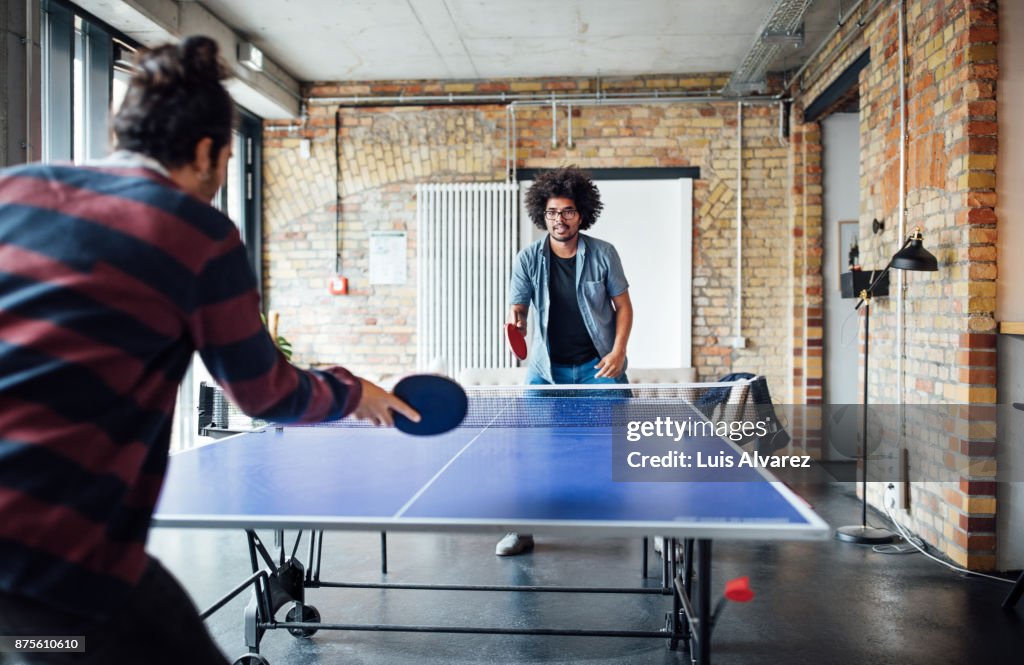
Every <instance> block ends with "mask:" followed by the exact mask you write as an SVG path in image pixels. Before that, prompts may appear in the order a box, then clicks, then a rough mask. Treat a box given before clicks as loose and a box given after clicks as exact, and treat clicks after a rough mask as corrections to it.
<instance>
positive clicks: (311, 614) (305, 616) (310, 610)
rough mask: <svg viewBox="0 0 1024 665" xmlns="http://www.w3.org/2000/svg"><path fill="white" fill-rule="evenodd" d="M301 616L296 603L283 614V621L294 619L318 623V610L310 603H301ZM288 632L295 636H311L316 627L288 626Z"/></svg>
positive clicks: (314, 632)
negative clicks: (300, 616)
mask: <svg viewBox="0 0 1024 665" xmlns="http://www.w3.org/2000/svg"><path fill="white" fill-rule="evenodd" d="M301 607H302V618H301V619H300V618H299V613H298V609H299V606H298V605H296V606H294V607H292V608H291V609H290V610H288V614H287V615H286V616H285V618H284V620H285V621H296V622H300V621H301V622H302V623H320V612H319V611H317V609H316V608H315V607H313V606H312V605H302V606H301ZM288 632H289V633H291V634H292V635H294V636H295V637H312V636H313V635H315V634H316V628H289V629H288Z"/></svg>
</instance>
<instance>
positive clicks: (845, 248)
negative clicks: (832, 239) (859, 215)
mask: <svg viewBox="0 0 1024 665" xmlns="http://www.w3.org/2000/svg"><path fill="white" fill-rule="evenodd" d="M858 235H859V234H858V224H857V221H856V220H854V221H844V222H839V274H838V275H836V283H837V284H838V283H839V275H842V274H843V273H844V272H849V271H850V264H851V263H852V264H853V265H860V247H859V246H858V242H859V241H858Z"/></svg>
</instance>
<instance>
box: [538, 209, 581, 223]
mask: <svg viewBox="0 0 1024 665" xmlns="http://www.w3.org/2000/svg"><path fill="white" fill-rule="evenodd" d="M579 214H580V211H579V210H577V209H576V208H566V209H564V210H555V209H553V208H549V209H548V210H545V211H544V219H547V220H550V221H552V222H553V221H555V220H556V219H558V218H559V217H561V218H562V219H564V220H565V221H567V222H571V221H572V220H574V219H576V216H577V215H579Z"/></svg>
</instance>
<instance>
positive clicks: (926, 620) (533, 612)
mask: <svg viewBox="0 0 1024 665" xmlns="http://www.w3.org/2000/svg"><path fill="white" fill-rule="evenodd" d="M795 489H797V491H799V492H801V493H802V494H804V495H805V496H806V497H807V498H808V500H809V501H811V502H812V504H813V505H814V508H815V510H816V511H817V512H818V513H819V514H820V515H821V516H822V517H824V518H825V519H826V521H828V522H829V523H830V524H832V525H833V526H838V525H843V524H851V523H857V521H858V519H859V509H858V505H859V504H858V503H857V501H856V498H855V497H854V496H853V494H852V486H848V485H838V484H833V485H814V486H807V487H795ZM873 521H874V522H876V523H881V522H882V521H883V520H882V518H881V517H879V516H877V515H875V516H874V517H873ZM261 535H262V536H263V537H264V539H265V542H267V543H268V544H272V536H271V534H270V533H263V534H261ZM289 535H292V534H289ZM499 535H500V534H495V535H490V534H487V535H435V534H399V533H395V534H390V535H389V539H388V545H389V574H388V575H386V576H384V575H381V573H380V556H379V555H380V549H379V548H380V540H379V536H378V535H377V534H376V533H346V532H334V533H328V534H327V535H326V537H325V544H324V566H323V574H322V578H323V579H324V580H331V581H361V582H376V581H388V582H412V583H423V582H426V583H455V584H537V585H549V584H561V585H580V586H582V585H593V586H624V585H634V584H635V585H639V584H641V580H640V557H641V543H640V540H639V539H598V540H581V539H573V538H568V537H564V536H563V537H559V536H538V537H537V549H536V550H535V551H534V552H533V553H532V554H528V555H524V556H519V557H512V558H504V559H503V558H498V557H495V556H494V554H493V551H494V544H495V542H496V541H497V539H498V536H499ZM150 551H151V552H152V553H153V554H154V555H155V556H157V557H158V558H160V559H161V560H162V561H163V563H164V564H165V565H166V566H167V567H168V568H169V569H170V570H171V571H172V572H173V573H174V574H175V575H177V576H178V579H179V580H181V581H182V583H183V584H184V586H185V588H186V589H187V590H188V591H189V593H190V594H192V597H193V598H194V599H195V601H196V604H197V605H198V606H199V607H200V608H205V607H207V606H209V605H210V604H212V603H213V602H214V601H215V600H216V599H217V598H219V597H220V596H221V595H222V594H223V593H225V592H226V591H228V590H229V589H230V588H231V587H233V586H234V585H235V584H236V583H237V582H239V581H241V580H242V579H244V578H245V577H246V576H247V575H248V571H249V560H248V554H247V550H246V547H245V536H244V534H243V533H242V532H237V531H217V530H184V529H155V530H153V532H152V534H151V537H150ZM305 552H306V548H305V547H304V546H300V548H299V553H300V559H304V558H305ZM658 570H659V569H658V564H657V562H656V560H655V559H654V558H653V553H652V558H651V574H652V577H651V578H650V579H649V580H647V582H646V584H647V585H649V586H658V584H659V582H660V578H657V579H656V578H655V577H653V575H655V574H656V572H657V571H658ZM713 574H714V578H715V588H719V589H720V588H721V585H722V584H724V582H725V580H727V579H729V578H731V577H735V576H738V575H749V576H750V578H751V585H752V587H753V588H754V589H755V591H756V592H757V597H756V598H755V600H754V602H752V603H748V604H742V605H739V604H732V605H730V606H729V607H728V608H727V609H726V610H725V612H724V614H723V615H722V617H721V619H720V621H719V624H718V625H717V626H716V628H715V633H714V639H713V645H714V650H713V655H714V658H713V660H714V662H715V663H716V664H717V665H735V664H740V663H744V664H745V663H787V664H791V665H799V664H803V663H806V664H808V665H811V664H813V665H821V664H823V663H834V664H843V663H850V664H851V665H853V664H856V665H863V664H866V663H879V664H888V663H893V664H899V665H916V664H920V665H939V664H944V663H950V664H957V665H962V664H973V663H979V664H981V663H984V664H986V665H1002V664H1004V663H1005V664H1007V665H1009V664H1011V663H1013V664H1015V665H1019V664H1020V663H1024V603H1022V604H1021V606H1020V608H1019V609H1018V610H1017V611H1016V612H1005V611H1003V610H1001V609H1000V607H999V604H1000V602H1001V600H1002V598H1003V596H1004V595H1005V594H1006V593H1007V591H1008V590H1009V585H1008V584H1001V583H998V582H993V581H989V580H984V579H980V578H976V577H967V576H963V575H960V574H958V573H955V572H952V571H949V570H947V569H945V568H943V567H941V566H939V565H937V564H935V563H933V562H931V561H929V560H927V559H925V558H924V557H922V556H920V555H899V556H892V555H882V554H877V553H874V552H872V551H871V549H870V548H867V547H860V546H855V545H847V544H842V543H838V542H836V541H827V542H814V543H800V542H788V543H786V542H782V543H758V542H726V541H722V542H719V543H716V544H715V558H714V568H713ZM307 594H308V595H307V603H309V604H312V605H315V606H316V607H317V608H318V609H319V610H320V613H321V615H322V618H323V620H324V621H325V622H337V623H401V624H435V625H436V624H455V625H459V624H461V625H490V626H513V627H528V626H543V627H586V628H608V629H613V630H617V629H637V630H657V629H659V628H660V627H661V626H662V625H663V622H664V615H665V612H666V611H667V610H668V609H670V600H669V599H668V598H665V597H661V596H613V595H590V594H588V595H582V596H581V595H575V596H566V595H562V594H546V593H543V594H534V593H493V592H453V591H441V592H439V591H408V590H406V591H397V590H387V591H384V590H338V589H311V590H308V591H307ZM247 601H248V594H244V595H243V597H242V598H238V599H235V600H234V601H232V602H231V603H230V604H229V605H227V606H226V607H225V608H224V609H222V610H220V612H218V613H217V614H215V615H214V616H213V617H211V618H210V620H209V621H208V622H207V625H208V626H209V628H210V630H211V632H212V633H213V635H214V636H215V638H216V640H217V642H218V644H220V646H221V648H222V649H223V650H224V652H225V654H226V655H227V656H228V657H229V658H231V659H234V658H235V657H237V656H239V655H241V654H243V653H245V651H246V650H245V646H244V641H243V635H242V612H243V608H244V605H245V604H246V602H247ZM281 614H282V615H283V611H282V613H281ZM261 653H262V654H263V655H264V656H265V657H266V658H267V659H268V660H269V661H270V663H271V664H272V665H286V664H287V665H313V664H315V663H346V664H351V665H358V664H363V663H366V664H388V665H404V664H407V663H408V664H411V663H417V664H434V663H436V664H441V663H466V664H468V663H486V664H488V665H492V664H494V663H552V664H555V663H558V664H562V663H565V664H568V663H609V664H612V663H622V664H626V663H628V664H638V665H640V664H652V665H653V664H659V665H660V664H668V663H671V664H682V663H688V662H689V659H688V657H687V656H686V655H685V654H683V653H682V652H672V651H669V650H668V649H667V648H666V643H665V641H664V640H661V639H623V638H591V637H587V638H584V637H547V636H543V637H522V636H488V635H449V634H399V633H379V632H378V633H368V632H333V631H321V632H319V633H317V634H316V635H315V636H314V637H312V638H308V639H297V638H294V637H292V636H291V635H289V634H288V633H287V632H285V631H270V632H268V633H267V634H266V635H265V636H264V638H263V641H262V644H261Z"/></svg>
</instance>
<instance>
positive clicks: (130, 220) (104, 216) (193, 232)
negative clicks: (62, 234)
mask: <svg viewBox="0 0 1024 665" xmlns="http://www.w3.org/2000/svg"><path fill="white" fill-rule="evenodd" d="M0 203H14V204H17V205H24V206H34V207H36V208H39V209H42V210H51V211H53V212H55V213H59V214H62V215H69V216H73V217H76V218H78V219H80V220H84V221H87V222H90V223H92V224H96V225H97V226H101V227H103V228H107V229H111V230H114V231H117V232H119V233H123V234H125V235H127V236H130V237H132V238H135V239H137V240H140V241H142V242H144V243H146V244H148V245H151V246H152V247H154V248H156V249H159V250H160V251H163V252H165V253H167V254H168V255H170V256H171V257H173V258H174V259H175V260H176V261H177V262H178V263H180V264H182V265H183V266H185V267H186V268H187V269H188V270H190V271H191V272H192V273H193V274H199V272H200V271H201V270H202V267H203V265H204V264H205V263H206V261H207V260H208V258H209V256H208V255H207V254H206V253H205V252H197V251H196V248H197V247H206V246H209V245H211V244H212V243H214V242H216V241H215V240H213V239H211V238H210V237H209V236H207V235H206V234H204V233H203V232H202V231H200V230H199V229H197V228H196V227H195V226H193V225H191V224H188V223H187V222H185V221H184V220H182V219H181V218H179V217H177V216H176V215H174V214H171V213H169V212H166V211H164V210H161V209H160V208H157V207H155V206H152V205H148V204H146V203H143V202H141V201H135V200H132V199H127V198H123V197H120V196H116V195H112V194H100V193H98V192H95V191H93V190H90V189H84V188H79V187H74V186H71V185H68V184H66V183H62V182H59V181H56V180H40V179H38V178H32V177H26V176H12V177H8V178H6V179H5V180H4V181H3V182H2V183H0ZM112 211H116V214H111V212H112ZM240 242H241V239H240V237H239V236H238V234H232V235H230V236H228V237H227V238H225V239H224V240H223V241H221V242H219V243H217V244H218V245H220V246H221V247H218V250H219V251H226V250H228V249H230V248H232V247H234V246H237V245H238V244H239V243H240ZM218 253H219V252H218Z"/></svg>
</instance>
